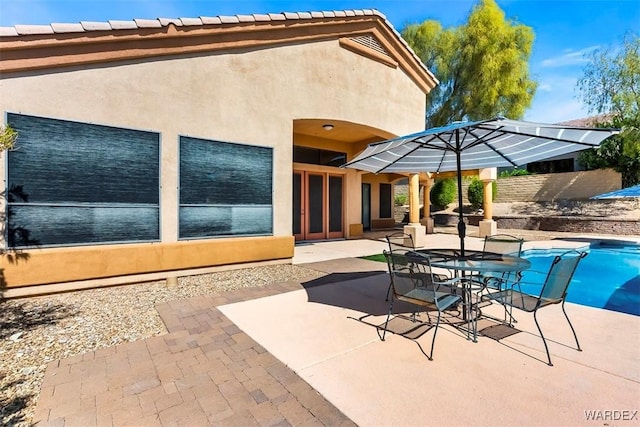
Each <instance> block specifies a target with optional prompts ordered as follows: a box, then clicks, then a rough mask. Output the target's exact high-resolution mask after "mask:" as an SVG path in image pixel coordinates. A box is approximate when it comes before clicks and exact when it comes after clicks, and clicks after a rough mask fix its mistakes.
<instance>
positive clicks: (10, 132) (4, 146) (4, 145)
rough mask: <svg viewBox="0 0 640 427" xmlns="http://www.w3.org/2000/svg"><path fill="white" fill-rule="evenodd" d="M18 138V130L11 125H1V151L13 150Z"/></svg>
mask: <svg viewBox="0 0 640 427" xmlns="http://www.w3.org/2000/svg"><path fill="white" fill-rule="evenodd" d="M16 139H18V132H16V131H15V130H14V129H13V128H12V127H11V126H8V125H7V126H4V125H0V151H4V150H11V149H13V147H14V144H15V143H16Z"/></svg>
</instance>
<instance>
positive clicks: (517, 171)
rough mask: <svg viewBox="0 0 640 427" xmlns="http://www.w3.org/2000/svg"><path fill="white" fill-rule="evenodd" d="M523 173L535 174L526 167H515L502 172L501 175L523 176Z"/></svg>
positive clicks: (503, 176)
mask: <svg viewBox="0 0 640 427" xmlns="http://www.w3.org/2000/svg"><path fill="white" fill-rule="evenodd" d="M522 175H533V174H532V173H531V172H529V171H528V170H526V169H518V168H515V169H511V170H506V171H502V172H500V175H499V177H500V178H508V177H510V176H522Z"/></svg>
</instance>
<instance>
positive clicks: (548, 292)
mask: <svg viewBox="0 0 640 427" xmlns="http://www.w3.org/2000/svg"><path fill="white" fill-rule="evenodd" d="M585 256H587V252H580V251H576V250H571V251H567V252H565V253H563V254H562V255H558V256H556V257H555V258H554V259H553V261H552V263H551V267H550V268H549V272H548V273H547V276H546V279H545V281H544V284H543V285H542V289H541V290H540V294H539V295H537V296H536V295H530V294H527V293H523V292H522V288H521V284H522V283H523V282H521V280H517V281H515V282H513V283H512V285H511V287H510V288H509V289H505V290H500V291H497V292H491V293H488V294H486V297H488V298H490V299H492V300H494V301H497V302H499V303H500V304H503V305H505V306H506V307H509V315H510V316H511V311H512V309H513V308H516V309H519V310H522V311H525V312H529V313H533V320H534V322H535V324H536V327H537V328H538V332H540V338H542V342H543V343H544V349H545V351H546V353H547V360H548V365H549V366H553V363H551V355H550V354H549V346H548V345H547V340H546V339H545V337H544V334H543V333H542V329H541V327H540V323H538V316H537V315H538V310H539V309H541V308H543V307H547V306H550V305H553V304H561V306H562V313H563V314H564V317H565V318H566V319H567V323H569V327H570V328H571V332H572V333H573V338H574V339H575V341H576V347H577V350H578V351H582V349H581V348H580V342H579V341H578V336H577V335H576V331H575V329H574V327H573V324H571V320H569V316H568V315H567V311H566V310H565V300H566V297H567V290H568V288H569V284H570V283H571V279H572V278H573V275H574V273H575V271H576V269H577V268H578V264H579V262H580V260H581V259H583V258H584V257H585ZM516 287H517V288H518V289H519V290H515V289H514V288H516ZM511 318H513V317H511ZM509 326H511V322H510V323H509Z"/></svg>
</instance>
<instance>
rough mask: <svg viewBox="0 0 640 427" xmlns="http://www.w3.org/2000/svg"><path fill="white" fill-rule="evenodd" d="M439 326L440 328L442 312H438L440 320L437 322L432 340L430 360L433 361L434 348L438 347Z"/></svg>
mask: <svg viewBox="0 0 640 427" xmlns="http://www.w3.org/2000/svg"><path fill="white" fill-rule="evenodd" d="M439 326H440V311H438V319H437V320H436V327H435V329H434V331H433V338H432V339H431V353H430V354H429V360H433V348H434V347H435V345H436V334H437V333H438V327H439Z"/></svg>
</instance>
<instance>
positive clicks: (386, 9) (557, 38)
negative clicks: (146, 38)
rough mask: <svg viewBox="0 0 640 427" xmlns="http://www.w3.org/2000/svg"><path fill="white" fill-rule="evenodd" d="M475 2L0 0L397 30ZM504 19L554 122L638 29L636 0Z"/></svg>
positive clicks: (42, 6) (25, 7)
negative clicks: (291, 17) (529, 41)
mask: <svg viewBox="0 0 640 427" xmlns="http://www.w3.org/2000/svg"><path fill="white" fill-rule="evenodd" d="M477 1H478V0H335V1H334V0H317V1H313V0H307V1H304V0H286V1H285V0H269V1H268V0H235V1H229V0H0V26H13V25H16V24H49V23H53V22H79V21H108V20H131V19H134V18H147V19H153V18H159V17H162V18H180V17H198V16H216V15H236V14H251V13H269V12H273V13H277V12H297V11H312V10H314V11H315V10H344V9H377V10H379V11H380V12H382V13H383V14H384V15H386V17H387V19H388V20H389V21H390V22H391V23H392V25H393V26H394V27H395V28H396V29H397V30H398V31H400V30H401V29H402V28H403V27H404V26H405V25H406V24H408V23H419V22H422V21H424V20H427V19H434V20H437V21H439V22H440V23H442V25H443V26H444V27H451V26H455V25H460V24H462V23H464V22H465V21H466V18H467V16H468V14H469V12H470V11H471V9H472V7H473V6H474V5H475V4H476V3H477ZM498 5H499V6H500V7H501V8H502V10H503V11H504V12H505V14H506V17H507V18H508V19H511V20H514V21H517V22H519V23H522V24H525V25H527V26H529V27H532V28H533V30H534V32H535V36H536V37H535V41H534V47H533V54H532V56H531V60H530V64H529V65H530V70H531V73H532V77H533V78H534V79H535V80H536V81H537V82H538V83H539V87H538V91H537V93H536V97H535V99H534V102H533V104H532V106H531V108H530V109H529V110H528V111H527V113H526V115H525V119H526V120H532V121H540V122H548V123H556V122H560V121H565V120H572V119H577V118H583V117H587V116H588V115H589V113H588V111H587V109H586V107H585V106H584V105H582V104H581V103H580V101H579V99H577V97H576V95H577V93H576V89H575V86H576V81H577V79H579V78H580V77H582V75H583V70H584V65H585V60H584V54H585V53H588V52H590V51H592V50H593V49H596V48H599V47H613V48H615V47H616V46H619V45H620V43H621V39H622V36H623V35H624V34H625V32H627V31H634V32H635V33H636V35H637V34H638V32H640V1H638V0H498Z"/></svg>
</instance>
